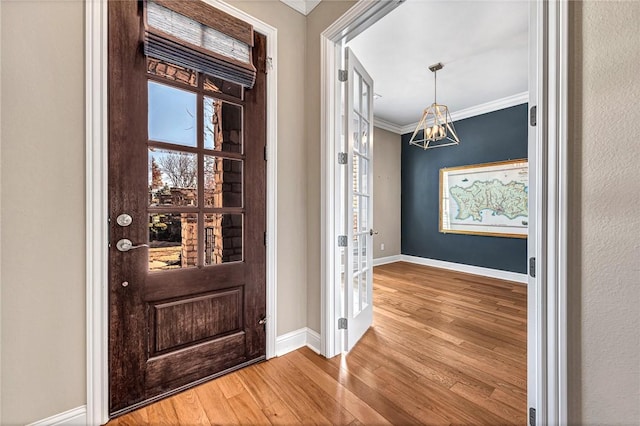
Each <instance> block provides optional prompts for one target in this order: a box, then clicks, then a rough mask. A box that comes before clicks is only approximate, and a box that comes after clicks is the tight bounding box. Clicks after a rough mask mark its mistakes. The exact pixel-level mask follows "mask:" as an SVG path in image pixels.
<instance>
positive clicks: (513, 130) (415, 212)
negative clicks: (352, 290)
mask: <svg viewBox="0 0 640 426" xmlns="http://www.w3.org/2000/svg"><path fill="white" fill-rule="evenodd" d="M527 111H528V108H527V104H523V105H517V106H514V107H511V108H505V109H502V110H499V111H495V112H490V113H487V114H483V115H479V116H476V117H471V118H467V119H464V120H460V121H456V122H455V123H454V124H455V128H456V131H457V133H458V137H459V138H460V145H457V146H448V147H442V148H436V149H428V150H426V151H424V150H422V149H421V148H419V147H416V146H409V139H411V134H410V133H409V134H405V135H403V136H402V168H401V170H402V172H401V173H402V222H401V223H402V243H401V244H402V254H406V255H411V256H419V257H425V258H429V259H437V260H443V261H447V262H455V263H463V264H466V265H473V266H481V267H485V268H491V269H499V270H503V271H511V272H518V273H526V272H527V240H526V239H524V238H504V237H487V236H479V235H461V234H443V233H440V232H439V231H438V220H439V218H438V216H439V214H440V213H439V200H438V191H439V189H438V188H439V179H440V175H439V173H440V169H441V168H443V167H456V166H466V165H471V164H481V163H491V162H494V161H503V160H512V159H518V158H527V145H528V143H527V132H528V129H527V115H528V114H527Z"/></svg>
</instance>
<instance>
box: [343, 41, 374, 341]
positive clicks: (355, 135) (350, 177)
mask: <svg viewBox="0 0 640 426" xmlns="http://www.w3.org/2000/svg"><path fill="white" fill-rule="evenodd" d="M345 65H346V71H347V72H346V81H345V82H344V84H345V87H346V88H345V96H344V99H345V103H346V105H345V108H344V111H345V121H346V123H345V129H346V131H345V135H346V141H347V152H346V154H347V164H345V165H344V166H346V167H347V170H348V172H347V173H346V179H344V181H343V182H344V185H343V186H342V188H341V189H342V193H343V194H344V196H343V197H342V199H343V202H344V203H345V204H344V205H345V208H344V209H343V211H344V212H345V213H346V221H345V225H346V228H347V229H346V230H345V231H346V235H347V247H346V250H345V251H344V254H345V255H344V258H343V259H344V263H343V265H344V268H343V270H344V281H345V284H346V285H345V287H344V291H343V292H342V293H343V303H344V304H345V305H344V308H343V309H344V312H345V313H346V319H347V330H346V333H345V342H344V345H343V350H344V351H349V350H351V348H353V346H354V345H355V344H356V343H357V342H358V340H360V338H361V337H362V336H363V335H364V333H365V332H366V331H367V330H368V329H369V327H370V326H371V323H372V321H373V300H372V296H373V291H372V286H373V267H372V264H373V229H372V222H373V173H372V172H371V171H372V169H373V138H372V135H373V111H372V109H373V79H372V78H371V76H370V75H369V73H367V71H366V70H365V69H364V67H363V66H362V64H361V63H360V61H359V60H358V58H357V57H356V55H355V54H354V53H353V51H352V50H351V49H349V48H346V49H345Z"/></svg>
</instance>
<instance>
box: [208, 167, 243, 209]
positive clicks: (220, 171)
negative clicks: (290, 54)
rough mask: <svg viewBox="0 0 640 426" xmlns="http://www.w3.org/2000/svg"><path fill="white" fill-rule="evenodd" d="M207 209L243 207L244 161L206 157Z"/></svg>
mask: <svg viewBox="0 0 640 426" xmlns="http://www.w3.org/2000/svg"><path fill="white" fill-rule="evenodd" d="M204 205H205V207H242V160H234V159H230V158H221V157H213V156H210V155H205V156H204Z"/></svg>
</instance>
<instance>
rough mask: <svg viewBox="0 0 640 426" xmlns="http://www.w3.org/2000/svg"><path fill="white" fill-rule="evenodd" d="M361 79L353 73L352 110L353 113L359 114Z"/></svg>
mask: <svg viewBox="0 0 640 426" xmlns="http://www.w3.org/2000/svg"><path fill="white" fill-rule="evenodd" d="M361 82H362V78H361V77H360V74H358V72H357V71H354V72H353V110H354V111H355V112H358V113H359V112H361V111H362V108H360V99H361V96H360V87H361Z"/></svg>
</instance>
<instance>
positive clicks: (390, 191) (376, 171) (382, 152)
mask: <svg viewBox="0 0 640 426" xmlns="http://www.w3.org/2000/svg"><path fill="white" fill-rule="evenodd" d="M400 153H401V141H400V135H397V134H395V133H391V132H389V131H387V130H383V129H379V128H377V127H375V128H374V129H373V227H374V229H375V230H376V231H378V234H377V235H375V236H374V237H373V258H374V259H379V258H381V257H388V256H397V255H399V254H400ZM380 244H384V246H385V247H384V250H381V249H380Z"/></svg>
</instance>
